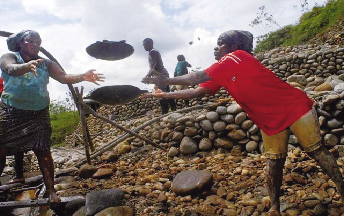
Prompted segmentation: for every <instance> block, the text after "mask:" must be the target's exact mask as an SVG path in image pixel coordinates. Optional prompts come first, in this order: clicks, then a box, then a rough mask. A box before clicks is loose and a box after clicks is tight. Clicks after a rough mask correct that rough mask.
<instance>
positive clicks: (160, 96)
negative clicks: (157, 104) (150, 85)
mask: <svg viewBox="0 0 345 217" xmlns="http://www.w3.org/2000/svg"><path fill="white" fill-rule="evenodd" d="M164 95H165V93H163V92H162V93H144V94H141V95H140V96H139V99H144V98H150V97H155V98H162V97H164Z"/></svg>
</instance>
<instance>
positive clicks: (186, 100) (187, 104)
mask: <svg viewBox="0 0 345 217" xmlns="http://www.w3.org/2000/svg"><path fill="white" fill-rule="evenodd" d="M184 103H185V104H186V107H189V100H188V99H185V100H184Z"/></svg>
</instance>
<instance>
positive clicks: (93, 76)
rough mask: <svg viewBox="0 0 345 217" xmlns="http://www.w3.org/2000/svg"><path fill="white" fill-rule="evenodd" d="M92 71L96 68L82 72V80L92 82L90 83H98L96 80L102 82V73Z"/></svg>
mask: <svg viewBox="0 0 345 217" xmlns="http://www.w3.org/2000/svg"><path fill="white" fill-rule="evenodd" d="M94 71H96V70H95V69H91V70H89V71H87V72H86V73H85V74H83V79H84V81H89V82H92V83H95V84H97V85H99V84H98V83H97V81H101V82H103V81H104V76H103V74H100V73H94Z"/></svg>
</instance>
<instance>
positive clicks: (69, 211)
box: [64, 198, 86, 216]
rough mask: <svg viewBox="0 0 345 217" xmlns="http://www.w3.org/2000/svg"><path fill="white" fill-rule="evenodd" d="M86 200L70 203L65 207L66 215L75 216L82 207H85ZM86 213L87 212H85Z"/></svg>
mask: <svg viewBox="0 0 345 217" xmlns="http://www.w3.org/2000/svg"><path fill="white" fill-rule="evenodd" d="M85 202H86V200H85V198H79V199H76V200H72V201H69V202H68V203H66V206H65V208H64V209H65V215H68V216H69V215H73V213H75V212H76V211H77V210H79V209H80V208H81V207H85ZM85 211H86V210H85Z"/></svg>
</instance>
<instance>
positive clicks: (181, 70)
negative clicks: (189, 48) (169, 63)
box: [171, 54, 192, 106]
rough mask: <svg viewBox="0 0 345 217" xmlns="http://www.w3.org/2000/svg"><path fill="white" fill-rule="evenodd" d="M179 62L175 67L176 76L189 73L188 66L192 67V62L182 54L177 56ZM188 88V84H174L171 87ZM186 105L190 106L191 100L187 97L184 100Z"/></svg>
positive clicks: (174, 88)
mask: <svg viewBox="0 0 345 217" xmlns="http://www.w3.org/2000/svg"><path fill="white" fill-rule="evenodd" d="M177 61H178V62H177V64H176V67H175V72H174V77H177V76H182V75H186V74H188V68H187V67H192V66H191V64H189V63H188V62H187V61H186V59H185V57H184V56H183V55H182V54H181V55H178V56H177ZM187 88H188V85H173V87H172V88H171V91H175V90H185V89H187ZM184 102H185V104H186V106H189V100H188V99H185V100H184Z"/></svg>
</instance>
